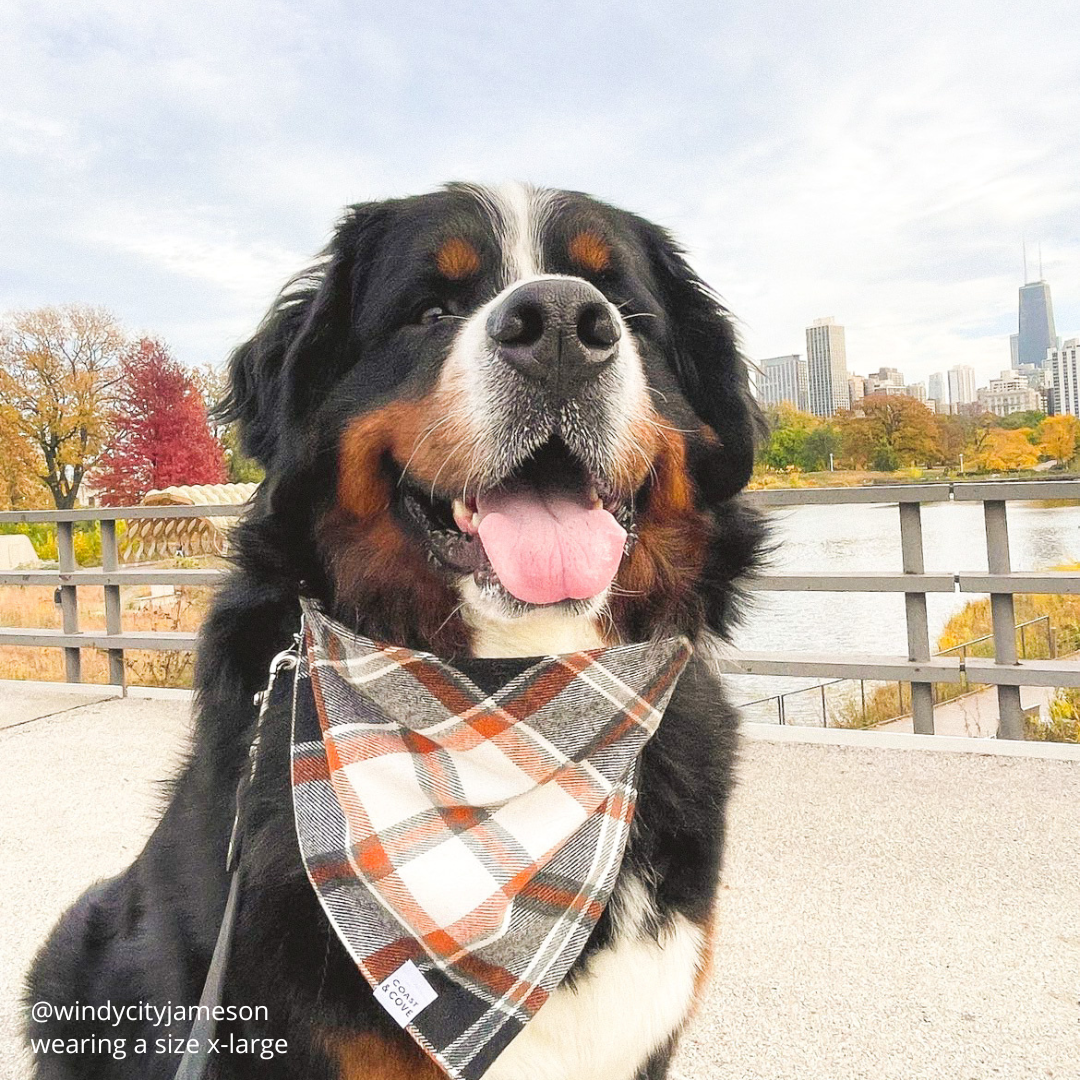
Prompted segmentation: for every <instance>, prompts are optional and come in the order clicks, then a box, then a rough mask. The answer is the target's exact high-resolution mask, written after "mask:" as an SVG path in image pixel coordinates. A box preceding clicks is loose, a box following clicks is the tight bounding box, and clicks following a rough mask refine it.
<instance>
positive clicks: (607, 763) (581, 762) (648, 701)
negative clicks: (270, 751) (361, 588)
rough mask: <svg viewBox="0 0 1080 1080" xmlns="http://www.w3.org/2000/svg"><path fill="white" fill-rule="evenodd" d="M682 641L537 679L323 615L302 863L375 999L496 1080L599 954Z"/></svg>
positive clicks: (458, 1069)
mask: <svg viewBox="0 0 1080 1080" xmlns="http://www.w3.org/2000/svg"><path fill="white" fill-rule="evenodd" d="M690 651H691V647H690V643H689V642H688V641H687V640H686V639H685V638H682V637H673V638H669V639H667V640H664V641H660V642H654V643H647V644H641V645H624V646H615V647H612V648H607V649H594V650H590V651H587V652H579V653H568V654H566V655H564V656H551V657H544V658H541V659H536V658H532V659H527V660H476V659H470V660H463V661H459V662H458V664H457V666H452V665H450V664H449V663H447V662H446V661H444V660H440V659H439V658H438V657H436V656H432V655H431V654H430V653H423V652H416V651H414V650H412V649H405V648H399V647H396V646H393V645H381V644H376V643H375V642H373V641H369V640H368V639H367V638H363V637H359V636H358V635H356V634H353V633H352V632H351V631H349V630H347V629H346V628H345V627H343V626H341V625H340V624H338V623H335V622H332V621H331V620H330V619H328V618H327V617H326V616H325V615H324V614H323V613H322V612H321V611H320V610H319V609H318V608H316V607H314V606H313V605H311V604H305V606H304V637H303V645H302V656H301V663H300V667H299V670H298V672H297V678H296V684H295V690H294V697H293V738H292V783H293V807H294V811H295V815H296V831H297V836H298V838H299V841H300V851H301V854H302V856H303V860H304V866H305V868H306V870H307V874H308V878H309V879H310V881H311V884H312V886H313V887H314V889H315V891H316V893H317V895H318V897H319V900H320V902H321V903H322V906H323V909H324V911H325V912H326V915H327V917H328V918H329V920H330V923H331V924H332V926H333V927H334V930H335V932H336V933H337V935H338V937H339V938H340V939H341V942H342V944H343V945H344V946H345V947H346V949H348V951H349V953H350V955H351V956H352V958H353V959H354V960H355V961H356V964H357V966H358V967H359V968H360V970H361V971H362V972H363V973H364V975H365V977H366V978H367V980H368V982H370V983H371V985H372V986H373V987H374V988H375V997H376V998H377V999H378V1000H379V1002H380V1004H382V1005H383V1007H384V1008H386V1009H387V1011H388V1012H389V1013H390V1014H391V1015H392V1016H393V1017H394V1019H395V1020H396V1021H397V1022H398V1024H399V1025H401V1026H402V1027H406V1028H407V1029H408V1031H409V1033H410V1034H411V1035H412V1037H413V1038H414V1039H415V1040H416V1041H417V1042H418V1043H419V1044H420V1046H421V1047H423V1049H424V1050H425V1051H426V1052H427V1053H428V1054H429V1055H431V1056H432V1057H433V1058H434V1059H435V1060H436V1061H437V1062H438V1063H439V1064H440V1065H441V1066H442V1068H443V1069H444V1070H445V1071H446V1072H447V1073H448V1074H449V1075H450V1076H453V1077H456V1078H460V1080H477V1078H479V1077H481V1076H482V1075H483V1074H484V1072H485V1071H486V1070H487V1069H488V1068H489V1067H490V1065H491V1064H492V1062H494V1060H495V1058H496V1057H498V1055H499V1053H500V1052H501V1051H502V1050H503V1049H504V1048H505V1047H506V1046H507V1044H508V1043H509V1042H510V1041H511V1039H513V1038H514V1036H515V1035H517V1034H518V1033H519V1032H520V1031H521V1030H522V1029H523V1028H524V1026H525V1024H526V1023H528V1021H529V1020H530V1019H532V1017H533V1016H534V1015H535V1014H536V1012H537V1010H538V1009H539V1008H540V1006H541V1005H543V1003H544V1002H545V1001H546V1000H547V998H548V996H549V995H550V994H551V992H552V991H553V990H554V989H555V988H556V987H557V986H558V985H559V983H560V982H561V981H562V979H563V978H564V976H565V975H566V973H567V971H568V970H569V969H570V966H571V965H572V964H573V962H574V961H575V960H576V959H577V957H578V956H579V955H580V954H581V951H582V949H583V948H584V947H585V943H586V941H587V940H588V937H589V934H590V933H591V932H592V929H593V927H594V926H595V924H596V921H597V919H599V917H600V915H601V913H602V912H603V910H604V908H605V906H606V904H607V902H608V899H609V898H610V896H611V890H612V888H613V887H614V884H615V879H616V877H617V875H618V872H619V867H620V864H621V862H622V855H623V849H624V847H625V845H626V839H627V835H628V833H629V828H630V821H631V819H632V817H633V813H634V800H635V795H636V788H635V779H636V773H637V763H638V759H639V757H640V754H641V751H642V749H643V747H644V746H645V743H646V742H647V741H648V740H649V738H650V736H651V735H652V734H653V733H654V732H655V731H656V728H657V726H658V725H659V723H660V720H661V717H662V716H663V712H664V708H665V707H666V705H667V703H668V700H669V699H670V697H671V694H672V692H673V690H674V689H675V684H676V682H677V681H678V678H679V675H680V674H681V673H682V670H683V668H684V667H685V665H686V662H687V660H688V659H689V658H690Z"/></svg>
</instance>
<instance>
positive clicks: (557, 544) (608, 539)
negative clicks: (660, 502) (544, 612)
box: [477, 489, 626, 604]
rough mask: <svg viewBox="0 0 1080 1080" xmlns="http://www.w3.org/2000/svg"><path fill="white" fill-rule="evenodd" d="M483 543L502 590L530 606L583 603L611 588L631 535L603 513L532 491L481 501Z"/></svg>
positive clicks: (492, 495)
mask: <svg viewBox="0 0 1080 1080" xmlns="http://www.w3.org/2000/svg"><path fill="white" fill-rule="evenodd" d="M477 510H478V511H479V514H480V529H479V532H480V541H481V543H482V544H483V545H484V551H485V552H487V557H488V559H489V560H490V562H491V565H492V568H493V569H494V571H495V573H496V574H498V575H499V581H500V582H502V584H503V587H504V588H505V589H507V591H509V592H510V593H512V594H513V595H514V596H516V597H517V598H518V599H519V600H524V601H525V602H526V603H528V604H555V603H558V602H559V601H560V600H584V599H587V598H588V597H590V596H596V595H597V593H601V592H603V591H604V589H606V588H607V587H608V585H610V584H611V582H612V579H613V578H614V577H615V574H616V572H617V571H618V569H619V562H620V561H621V560H622V553H623V546H624V545H625V544H626V530H625V529H624V528H623V527H622V526H621V525H620V524H619V523H618V522H617V521H616V520H615V519H614V518H613V517H612V516H611V514H609V513H608V512H607V511H606V510H604V509H602V508H599V507H598V508H596V509H592V510H590V509H589V508H588V507H586V506H584V505H583V504H582V502H581V500H579V499H571V498H568V497H567V496H565V495H559V494H556V493H553V492H549V493H543V494H541V493H539V492H536V491H531V490H528V489H524V490H521V489H519V490H511V491H495V492H491V493H489V494H487V495H483V496H481V498H480V499H479V501H478V505H477Z"/></svg>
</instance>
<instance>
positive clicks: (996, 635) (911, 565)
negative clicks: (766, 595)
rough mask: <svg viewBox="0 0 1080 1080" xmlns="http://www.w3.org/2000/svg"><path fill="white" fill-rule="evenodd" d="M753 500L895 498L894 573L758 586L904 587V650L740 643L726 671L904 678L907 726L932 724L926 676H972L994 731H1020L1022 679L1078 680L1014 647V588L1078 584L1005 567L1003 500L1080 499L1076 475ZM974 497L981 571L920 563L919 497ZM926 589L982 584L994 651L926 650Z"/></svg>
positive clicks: (1027, 682) (1069, 577)
mask: <svg viewBox="0 0 1080 1080" xmlns="http://www.w3.org/2000/svg"><path fill="white" fill-rule="evenodd" d="M745 498H746V499H747V500H749V501H750V502H752V503H754V504H755V505H757V506H760V507H777V506H805V505H832V506H839V505H851V504H856V503H876V504H879V505H880V504H890V503H892V504H895V505H896V507H897V509H898V514H899V522H898V524H899V529H900V550H901V562H902V568H901V572H900V573H895V572H891V571H880V572H869V573H868V572H863V571H860V572H855V573H813V574H799V573H769V574H762V575H761V576H760V577H759V578H758V579H757V581H756V583H755V586H756V588H758V589H763V590H774V591H802V592H871V593H877V592H891V593H903V594H904V614H905V620H906V626H907V646H908V647H907V655H906V656H904V655H901V656H882V655H855V654H850V653H846V654H842V655H841V654H835V653H823V654H807V653H802V652H768V653H766V652H739V653H735V654H732V655H729V656H726V657H724V658H723V659H722V660H721V662H720V663H721V668H722V670H724V671H727V672H730V673H739V674H748V675H774V676H792V675H794V676H813V677H818V678H829V679H856V680H859V679H862V680H872V681H882V682H907V683H910V684H911V713H912V719H913V724H914V730H915V732H916V734H927V735H929V734H933V731H934V699H933V686H934V683H959V682H961V681H963V680H964V679H965V678H966V679H967V681H969V682H971V683H982V684H989V685H993V686H996V687H997V695H998V709H999V717H1000V720H999V726H998V735H999V736H1000V737H1002V738H1010V739H1021V738H1023V735H1024V716H1023V710H1022V708H1021V705H1020V687H1021V686H1072V687H1075V686H1080V663H1077V662H1075V661H1068V660H1058V659H1051V660H1021V659H1020V657H1019V656H1018V654H1017V648H1016V616H1015V610H1014V597H1015V596H1016V595H1018V594H1027V593H1048V594H1056V595H1061V594H1073V593H1080V573H1075V572H1072V571H1038V572H1027V571H1014V570H1013V569H1012V565H1011V558H1010V554H1009V526H1008V512H1007V509H1006V507H1007V504H1008V503H1010V502H1019V501H1032V500H1046V499H1065V500H1071V501H1080V481H1078V480H1056V481H1055V480H1045V481H1044V480H1034V481H1023V480H1021V481H996V482H989V483H982V482H971V483H941V484H902V485H895V486H875V487H858V488H783V489H776V490H766V491H754V492H750V493H749V494H747V495H746V496H745ZM940 502H980V503H982V505H983V520H984V525H985V532H986V559H987V571H986V572H983V571H965V570H957V571H954V572H950V573H927V572H926V569H925V565H924V558H923V532H922V512H921V507H922V506H923V505H924V504H926V503H940ZM929 593H966V594H989V596H990V609H991V618H992V623H993V631H994V632H993V640H994V656H993V658H992V659H991V658H983V657H974V656H960V657H955V656H944V655H939V656H934V655H933V654H932V653H931V648H930V631H929V622H928V619H927V607H926V597H927V595H928V594H929Z"/></svg>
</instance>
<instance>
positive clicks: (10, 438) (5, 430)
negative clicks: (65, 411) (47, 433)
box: [0, 405, 49, 510]
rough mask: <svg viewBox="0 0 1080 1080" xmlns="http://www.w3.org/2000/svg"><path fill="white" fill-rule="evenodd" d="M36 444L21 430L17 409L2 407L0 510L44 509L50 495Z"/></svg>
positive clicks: (0, 409) (0, 406)
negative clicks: (40, 467) (42, 477)
mask: <svg viewBox="0 0 1080 1080" xmlns="http://www.w3.org/2000/svg"><path fill="white" fill-rule="evenodd" d="M37 460H38V459H37V455H36V454H35V449H34V445H33V444H32V443H31V442H30V440H29V439H27V438H26V436H25V435H23V434H22V432H21V431H20V430H19V424H18V416H17V414H16V413H15V411H14V409H11V408H9V407H7V406H2V405H0V510H26V509H33V508H39V507H41V506H45V505H47V504H48V502H49V492H48V490H47V489H46V488H45V486H44V485H43V484H42V483H41V479H40V477H39V476H38V472H39V470H38V467H37Z"/></svg>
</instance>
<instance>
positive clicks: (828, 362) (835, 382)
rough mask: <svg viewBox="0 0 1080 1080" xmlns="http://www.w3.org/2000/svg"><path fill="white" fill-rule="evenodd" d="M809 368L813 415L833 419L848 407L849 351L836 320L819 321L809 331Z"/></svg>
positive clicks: (807, 360)
mask: <svg viewBox="0 0 1080 1080" xmlns="http://www.w3.org/2000/svg"><path fill="white" fill-rule="evenodd" d="M806 364H807V373H808V375H809V380H810V411H811V412H812V413H813V414H814V415H815V416H832V414H833V413H834V412H836V410H837V409H846V408H847V407H848V373H847V349H846V347H845V345H844V328H843V327H842V326H838V325H837V324H836V320H835V319H833V318H831V317H830V318H828V319H816V320H815V321H814V322H813V323H812V324H811V325H810V326H808V327H807V328H806Z"/></svg>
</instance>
